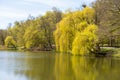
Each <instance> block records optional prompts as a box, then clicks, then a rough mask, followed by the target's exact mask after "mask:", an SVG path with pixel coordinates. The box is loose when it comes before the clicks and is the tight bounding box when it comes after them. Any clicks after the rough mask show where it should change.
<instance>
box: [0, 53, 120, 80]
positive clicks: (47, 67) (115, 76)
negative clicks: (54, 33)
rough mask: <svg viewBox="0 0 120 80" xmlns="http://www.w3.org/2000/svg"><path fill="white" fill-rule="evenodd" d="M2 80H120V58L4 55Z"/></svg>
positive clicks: (0, 57) (1, 58)
mask: <svg viewBox="0 0 120 80" xmlns="http://www.w3.org/2000/svg"><path fill="white" fill-rule="evenodd" d="M0 80H120V58H111V57H108V58H95V57H80V56H71V55H68V54H62V55H61V54H55V53H49V52H41V53H30V52H13V51H0Z"/></svg>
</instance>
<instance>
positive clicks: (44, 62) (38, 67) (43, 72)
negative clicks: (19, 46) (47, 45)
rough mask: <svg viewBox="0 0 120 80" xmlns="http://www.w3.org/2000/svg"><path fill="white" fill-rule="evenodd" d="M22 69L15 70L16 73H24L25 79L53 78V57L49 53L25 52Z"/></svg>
mask: <svg viewBox="0 0 120 80" xmlns="http://www.w3.org/2000/svg"><path fill="white" fill-rule="evenodd" d="M26 55H27V56H26V58H25V60H24V61H23V63H24V65H23V66H24V67H23V68H24V69H23V70H16V71H15V72H16V74H18V75H20V74H21V75H24V76H26V77H27V79H26V80H54V75H53V71H54V70H53V69H54V57H53V56H52V55H49V54H42V53H41V54H40V55H39V54H36V55H35V54H26Z"/></svg>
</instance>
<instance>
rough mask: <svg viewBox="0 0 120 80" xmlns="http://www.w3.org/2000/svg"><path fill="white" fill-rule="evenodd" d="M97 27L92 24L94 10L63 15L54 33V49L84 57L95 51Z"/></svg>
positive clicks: (86, 9) (88, 9)
mask: <svg viewBox="0 0 120 80" xmlns="http://www.w3.org/2000/svg"><path fill="white" fill-rule="evenodd" d="M96 31H97V26H96V25H95V24H94V9H92V8H89V7H86V8H84V9H83V10H81V11H80V10H78V11H75V12H70V13H68V14H65V16H64V18H63V19H62V20H61V21H60V22H59V23H58V24H57V29H56V31H55V32H54V36H55V42H56V49H57V50H58V51H60V52H71V53H72V54H74V55H76V54H80V55H86V54H88V53H91V52H94V51H95V50H96V43H97V40H98V39H97V36H96Z"/></svg>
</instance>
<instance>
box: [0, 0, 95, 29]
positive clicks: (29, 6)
mask: <svg viewBox="0 0 120 80" xmlns="http://www.w3.org/2000/svg"><path fill="white" fill-rule="evenodd" d="M93 1H95V0H0V29H7V27H8V24H9V23H12V24H13V23H14V22H15V21H21V20H26V19H27V18H28V16H29V15H31V16H34V17H37V16H39V15H44V14H45V12H47V11H49V10H51V9H52V7H57V8H58V9H60V10H61V11H65V10H67V9H73V10H74V9H77V8H80V6H81V5H82V4H83V3H85V4H87V5H90V3H91V2H93Z"/></svg>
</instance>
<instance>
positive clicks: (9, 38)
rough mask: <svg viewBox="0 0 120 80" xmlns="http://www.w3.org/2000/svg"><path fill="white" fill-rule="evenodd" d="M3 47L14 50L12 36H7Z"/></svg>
mask: <svg viewBox="0 0 120 80" xmlns="http://www.w3.org/2000/svg"><path fill="white" fill-rule="evenodd" d="M5 45H6V47H8V48H16V47H17V46H16V42H15V40H14V39H13V37H12V36H7V37H6V39H5Z"/></svg>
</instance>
